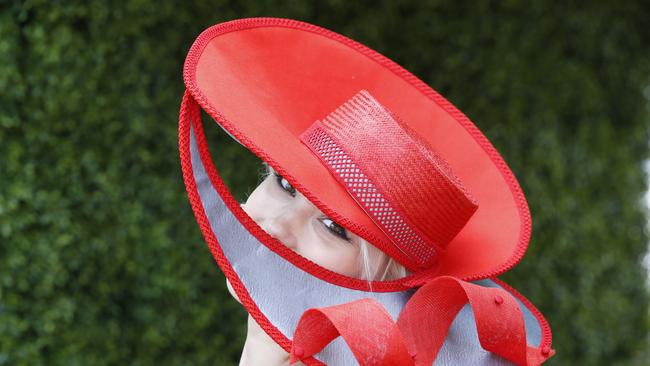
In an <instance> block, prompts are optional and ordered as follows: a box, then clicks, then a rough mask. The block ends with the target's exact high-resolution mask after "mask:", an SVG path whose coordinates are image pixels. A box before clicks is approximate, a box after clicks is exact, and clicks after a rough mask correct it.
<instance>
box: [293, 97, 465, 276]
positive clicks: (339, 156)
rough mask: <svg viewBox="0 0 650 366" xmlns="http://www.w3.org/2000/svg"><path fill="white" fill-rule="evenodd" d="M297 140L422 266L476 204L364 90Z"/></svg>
mask: <svg viewBox="0 0 650 366" xmlns="http://www.w3.org/2000/svg"><path fill="white" fill-rule="evenodd" d="M300 140H301V141H302V142H303V143H304V144H305V145H306V146H307V147H309V149H310V150H311V151H312V152H313V153H314V155H316V156H317V157H318V158H319V160H320V161H321V162H322V163H323V164H324V165H325V166H326V167H327V168H328V170H329V171H330V172H331V173H332V174H333V175H334V177H336V179H337V180H338V181H339V183H341V185H343V186H344V187H345V188H346V190H347V191H348V193H350V195H351V196H352V197H353V198H354V199H355V200H356V202H357V203H358V204H359V205H360V206H361V207H362V208H363V209H364V211H365V212H366V213H367V214H368V216H369V217H371V218H372V220H373V221H374V222H375V224H377V226H379V227H380V228H381V229H382V230H383V231H384V233H386V235H387V236H388V237H389V238H390V239H391V241H392V242H393V244H394V245H395V246H397V248H398V249H399V250H400V251H402V252H403V253H405V254H406V255H408V256H409V257H410V258H411V259H412V260H413V261H415V262H416V263H419V264H420V265H421V266H422V267H430V266H431V265H432V262H433V261H434V260H435V254H436V252H437V251H440V250H443V249H444V248H445V246H446V245H447V244H448V243H449V242H450V241H451V239H453V238H454V237H455V236H456V234H458V232H459V231H460V230H461V229H462V228H463V226H465V223H467V221H468V220H469V218H470V217H471V216H472V215H473V214H474V212H475V211H476V209H477V207H478V205H477V203H476V200H475V199H474V198H473V197H472V196H471V195H470V194H469V192H468V191H467V189H466V188H465V187H464V186H463V184H462V182H461V181H460V179H458V178H457V177H456V176H455V175H454V174H453V172H452V171H451V168H450V167H449V166H448V164H447V163H446V162H445V161H444V159H443V158H442V157H440V156H439V155H438V154H436V153H435V151H433V149H432V148H431V147H430V146H428V145H427V144H426V143H425V142H424V141H423V140H422V139H421V138H419V137H418V136H417V135H416V134H415V132H414V131H410V130H409V129H408V128H407V126H406V125H404V124H402V123H400V121H399V120H398V119H397V117H396V116H395V115H394V114H392V113H391V112H390V111H388V110H387V109H386V108H385V107H384V106H382V105H381V104H380V103H379V102H378V101H377V100H376V99H375V98H374V97H373V96H372V95H370V93H369V92H367V91H366V90H361V91H360V92H359V93H357V94H356V95H354V96H353V97H352V98H351V99H349V100H348V101H346V102H345V103H343V105H341V106H340V107H338V108H337V109H336V110H334V111H333V112H332V113H331V114H330V115H328V116H327V117H325V118H324V119H323V121H316V122H315V123H314V124H313V125H312V126H310V128H308V129H307V130H306V131H305V132H304V133H303V134H302V135H301V136H300Z"/></svg>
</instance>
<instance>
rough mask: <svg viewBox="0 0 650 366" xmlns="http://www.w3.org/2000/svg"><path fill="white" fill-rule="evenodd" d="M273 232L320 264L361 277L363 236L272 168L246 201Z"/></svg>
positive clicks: (246, 208)
mask: <svg viewBox="0 0 650 366" xmlns="http://www.w3.org/2000/svg"><path fill="white" fill-rule="evenodd" d="M242 208H243V209H244V211H245V212H246V213H247V214H248V215H249V216H250V217H251V218H252V219H253V220H254V221H255V222H256V223H257V224H258V225H260V227H262V228H263V229H264V230H265V231H266V232H267V233H268V234H269V235H271V236H272V237H274V238H276V239H277V240H279V241H280V242H282V243H283V244H284V245H286V246H288V247H289V248H291V249H293V250H294V251H295V252H297V253H298V254H300V255H302V256H303V257H305V258H307V259H310V260H311V261H313V262H315V263H316V264H318V265H320V266H322V267H324V268H327V269H329V270H331V271H333V272H337V273H340V274H343V275H346V276H350V277H356V278H358V277H359V276H360V275H361V268H360V267H361V266H360V265H359V242H360V238H359V237H358V236H356V235H354V234H352V233H349V232H348V231H347V230H345V229H343V227H341V226H340V225H338V224H337V223H336V222H334V221H333V220H332V219H330V218H329V217H327V216H325V215H324V214H323V213H322V212H321V211H320V210H319V209H318V208H316V206H314V205H313V204H311V202H309V201H308V200H307V199H306V198H305V197H304V196H303V195H302V194H300V193H299V192H298V191H296V190H295V189H294V188H293V187H292V186H291V185H290V184H289V182H287V181H286V180H285V179H284V178H283V177H281V176H280V175H278V174H277V173H276V172H274V171H272V172H271V174H269V175H268V176H267V177H266V178H265V179H264V180H263V181H262V183H260V185H258V186H257V188H255V190H254V191H253V192H252V193H251V194H250V196H249V197H248V200H247V201H246V203H245V204H244V205H242Z"/></svg>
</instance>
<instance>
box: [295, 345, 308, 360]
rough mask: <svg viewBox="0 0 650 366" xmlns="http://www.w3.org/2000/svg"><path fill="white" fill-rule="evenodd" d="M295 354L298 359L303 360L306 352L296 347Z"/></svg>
mask: <svg viewBox="0 0 650 366" xmlns="http://www.w3.org/2000/svg"><path fill="white" fill-rule="evenodd" d="M293 354H294V355H295V356H296V357H298V358H302V357H303V356H304V355H305V350H303V349H302V347H300V346H294V347H293Z"/></svg>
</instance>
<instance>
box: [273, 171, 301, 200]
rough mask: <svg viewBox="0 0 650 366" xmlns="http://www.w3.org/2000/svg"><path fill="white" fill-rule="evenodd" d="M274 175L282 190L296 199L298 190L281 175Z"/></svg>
mask: <svg viewBox="0 0 650 366" xmlns="http://www.w3.org/2000/svg"><path fill="white" fill-rule="evenodd" d="M273 174H274V175H275V181H276V182H278V185H279V186H280V188H282V189H283V190H284V191H286V192H287V193H289V194H290V195H291V196H292V197H294V196H295V195H296V189H295V188H293V186H292V185H291V184H289V181H287V180H286V179H284V178H283V177H282V176H281V175H280V174H278V173H276V172H274V173H273Z"/></svg>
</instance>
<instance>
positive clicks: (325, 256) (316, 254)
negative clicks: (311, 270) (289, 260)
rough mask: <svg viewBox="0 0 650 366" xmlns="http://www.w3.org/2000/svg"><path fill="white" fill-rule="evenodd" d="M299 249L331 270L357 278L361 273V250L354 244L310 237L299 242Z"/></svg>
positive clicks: (302, 253) (310, 258)
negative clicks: (329, 241) (324, 240)
mask: <svg viewBox="0 0 650 366" xmlns="http://www.w3.org/2000/svg"><path fill="white" fill-rule="evenodd" d="M297 251H298V253H299V254H300V255H302V256H303V257H305V258H307V259H309V260H311V261H312V262H314V263H316V264H318V265H319V266H321V267H324V268H327V269H329V270H330V271H333V272H336V273H339V274H342V275H345V276H349V277H355V278H358V277H359V276H360V274H361V269H360V266H359V250H358V248H357V247H356V246H353V245H352V244H339V243H335V244H333V243H324V242H323V240H322V239H320V238H314V237H310V238H304V239H302V240H301V241H300V242H299V243H298V245H297Z"/></svg>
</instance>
